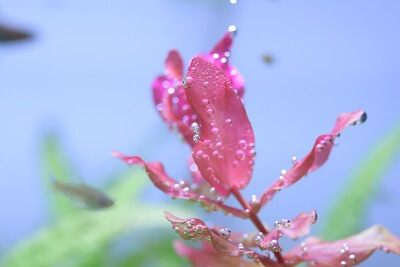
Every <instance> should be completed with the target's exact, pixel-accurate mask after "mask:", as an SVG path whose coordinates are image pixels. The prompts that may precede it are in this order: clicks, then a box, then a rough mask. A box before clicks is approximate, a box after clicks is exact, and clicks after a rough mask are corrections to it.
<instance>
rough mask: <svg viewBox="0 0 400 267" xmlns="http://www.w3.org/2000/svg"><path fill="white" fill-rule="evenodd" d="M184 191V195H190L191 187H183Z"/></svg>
mask: <svg viewBox="0 0 400 267" xmlns="http://www.w3.org/2000/svg"><path fill="white" fill-rule="evenodd" d="M182 192H183V195H184V196H185V197H187V196H189V194H190V189H189V187H185V188H183V190H182Z"/></svg>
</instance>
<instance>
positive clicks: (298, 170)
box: [260, 110, 367, 206]
mask: <svg viewBox="0 0 400 267" xmlns="http://www.w3.org/2000/svg"><path fill="white" fill-rule="evenodd" d="M366 118H367V117H366V113H365V112H364V111H362V110H359V111H355V112H350V113H343V114H341V115H340V116H339V117H338V119H337V120H336V124H335V126H334V127H333V130H332V132H331V133H330V134H323V135H320V136H319V137H318V138H317V140H316V141H315V143H314V146H313V148H312V150H311V151H310V152H309V153H308V154H307V155H306V156H305V157H304V158H303V159H301V160H300V161H299V162H297V163H295V165H294V166H293V167H292V168H291V169H290V170H289V171H287V172H286V173H285V174H282V175H281V176H280V177H279V178H278V180H277V181H275V182H274V183H273V184H272V185H271V186H270V187H269V188H268V189H267V190H266V191H265V192H264V193H263V195H262V196H261V198H260V199H261V206H264V205H265V204H266V203H267V202H268V201H269V200H271V199H272V197H273V196H274V195H275V194H276V193H277V192H279V191H280V190H281V189H283V188H286V187H288V186H291V185H292V184H294V183H296V182H297V181H299V180H300V179H301V178H302V177H304V176H305V175H306V174H307V173H309V172H311V171H314V170H316V169H318V168H319V167H321V166H322V165H323V164H324V163H325V162H326V161H327V160H328V157H329V154H330V152H331V150H332V148H333V145H334V139H335V138H336V137H338V135H340V133H341V131H343V130H344V129H345V128H346V127H347V126H349V125H356V124H360V123H363V122H364V121H365V120H366Z"/></svg>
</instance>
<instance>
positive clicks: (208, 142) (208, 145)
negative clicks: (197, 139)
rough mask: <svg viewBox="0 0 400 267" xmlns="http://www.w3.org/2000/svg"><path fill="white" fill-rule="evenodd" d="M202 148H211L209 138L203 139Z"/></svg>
mask: <svg viewBox="0 0 400 267" xmlns="http://www.w3.org/2000/svg"><path fill="white" fill-rule="evenodd" d="M202 145H203V147H204V148H211V147H212V143H211V141H210V139H205V140H204V141H203V143H202Z"/></svg>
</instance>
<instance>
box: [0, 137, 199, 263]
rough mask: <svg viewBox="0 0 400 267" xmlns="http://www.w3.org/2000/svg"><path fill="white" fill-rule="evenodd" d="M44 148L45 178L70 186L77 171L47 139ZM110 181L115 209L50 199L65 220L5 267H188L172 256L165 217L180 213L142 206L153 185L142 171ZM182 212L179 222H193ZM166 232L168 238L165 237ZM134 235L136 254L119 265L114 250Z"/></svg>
mask: <svg viewBox="0 0 400 267" xmlns="http://www.w3.org/2000/svg"><path fill="white" fill-rule="evenodd" d="M43 147H44V148H43V152H42V157H43V166H44V173H46V172H47V173H49V172H53V173H54V175H56V176H57V178H58V179H60V180H64V181H65V180H68V178H69V177H70V175H72V174H73V173H74V171H73V168H72V167H71V165H70V164H68V163H67V161H66V159H65V156H64V154H63V153H62V150H61V148H60V145H59V144H58V142H57V140H56V139H55V138H54V137H48V138H46V141H45V142H44V146H43ZM111 177H113V180H114V183H113V185H112V186H111V187H110V188H109V189H108V190H107V194H109V195H110V196H111V197H112V198H113V199H114V200H115V205H114V206H113V207H111V208H109V209H104V210H100V211H88V210H81V209H78V208H76V207H74V206H73V205H72V204H71V202H70V201H68V199H67V198H63V199H61V198H60V200H59V199H57V198H54V199H53V198H51V199H50V201H56V202H57V203H56V207H57V211H58V213H59V214H60V215H62V216H61V217H60V218H59V220H58V221H57V222H56V223H55V224H53V225H52V226H49V227H48V228H46V229H43V230H42V231H40V232H39V233H37V234H36V235H35V236H33V237H31V238H29V239H27V240H24V241H23V242H22V243H21V244H20V245H19V246H17V247H16V248H14V249H13V250H12V251H10V252H9V253H8V255H7V256H6V258H5V259H4V261H3V262H0V266H3V265H4V266H7V267H19V266H21V267H26V266H29V267H36V266H37V267H43V266H46V267H48V266H49V267H50V266H51V267H53V266H54V267H64V266H65V267H67V266H68V267H69V266H79V267H89V266H96V267H97V266H99V267H101V266H119V264H117V263H116V262H118V263H120V264H121V266H154V265H153V262H155V263H156V266H168V265H165V264H168V263H169V262H171V263H173V264H174V265H173V266H177V267H179V266H184V262H183V260H182V259H180V257H178V256H177V255H176V253H175V252H174V250H173V247H172V240H173V236H172V235H171V232H170V231H169V230H170V225H169V223H168V222H167V221H166V220H165V218H164V214H163V211H164V210H174V209H176V207H174V206H170V205H165V204H163V205H157V204H152V205H147V204H144V203H141V202H140V201H139V195H140V193H141V192H142V191H143V190H144V187H145V186H146V184H148V177H147V175H146V173H145V172H144V171H143V170H141V168H130V170H129V171H126V172H123V173H119V174H113V175H112V176H111ZM47 182H48V181H47ZM64 200H65V201H64ZM179 209H180V212H179V215H180V216H182V217H192V216H193V215H192V214H190V212H189V211H188V209H186V208H183V207H180V208H179ZM167 229H168V233H169V234H165V231H166V230H167ZM129 233H134V235H135V236H133V237H132V240H129V241H130V243H129V244H128V249H129V248H131V250H129V251H128V254H127V255H125V258H122V259H121V258H116V259H114V258H115V257H113V255H112V247H113V246H115V245H117V243H118V239H119V238H120V237H121V236H127V235H128V234H129ZM139 234H141V235H143V234H148V235H149V239H148V240H147V239H146V238H144V237H143V236H141V238H137V236H138V235H139ZM154 236H155V237H154ZM150 237H153V238H150ZM135 247H136V248H135ZM154 249H157V250H156V251H157V257H154V252H155V251H154ZM110 260H111V262H110ZM113 261H115V262H113ZM148 262H150V265H148V264H149V263H148ZM163 263H164V265H163ZM169 266H171V265H169Z"/></svg>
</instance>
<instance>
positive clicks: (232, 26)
mask: <svg viewBox="0 0 400 267" xmlns="http://www.w3.org/2000/svg"><path fill="white" fill-rule="evenodd" d="M231 1H232V0H231ZM236 31H237V28H236V26H235V25H229V27H228V32H231V33H233V34H236Z"/></svg>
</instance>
